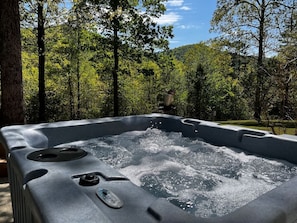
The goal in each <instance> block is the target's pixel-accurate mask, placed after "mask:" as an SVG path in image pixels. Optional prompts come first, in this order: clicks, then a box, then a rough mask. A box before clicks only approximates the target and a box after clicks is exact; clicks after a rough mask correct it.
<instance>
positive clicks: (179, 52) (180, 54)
mask: <svg viewBox="0 0 297 223" xmlns="http://www.w3.org/2000/svg"><path fill="white" fill-rule="evenodd" d="M195 45H196V44H189V45H185V46H180V47H177V48H174V49H172V50H171V52H172V53H173V55H174V56H175V58H176V59H177V60H179V61H184V58H185V54H186V53H187V52H188V51H189V50H190V49H191V48H192V47H193V46H195Z"/></svg>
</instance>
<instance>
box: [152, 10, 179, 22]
mask: <svg viewBox="0 0 297 223" xmlns="http://www.w3.org/2000/svg"><path fill="white" fill-rule="evenodd" d="M180 19H181V16H180V15H178V14H177V13H175V12H170V13H168V14H165V15H163V16H161V17H160V18H158V19H156V20H155V22H157V23H158V24H159V25H172V24H174V23H176V22H177V21H179V20H180Z"/></svg>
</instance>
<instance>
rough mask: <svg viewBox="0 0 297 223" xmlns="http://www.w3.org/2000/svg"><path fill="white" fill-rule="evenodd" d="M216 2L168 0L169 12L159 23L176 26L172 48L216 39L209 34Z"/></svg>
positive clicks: (206, 0)
mask: <svg viewBox="0 0 297 223" xmlns="http://www.w3.org/2000/svg"><path fill="white" fill-rule="evenodd" d="M216 2H217V1H216V0H168V1H167V3H166V8H167V11H166V13H165V15H164V16H163V17H161V18H160V19H159V20H158V23H159V24H161V25H173V26H174V30H173V33H174V38H173V39H171V40H170V48H176V47H179V46H183V45H188V44H193V43H199V42H200V41H206V40H209V39H210V38H212V37H215V36H216V35H215V34H214V33H209V29H210V20H211V18H212V15H213V13H214V10H215V9H216Z"/></svg>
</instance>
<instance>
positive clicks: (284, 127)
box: [219, 120, 297, 135]
mask: <svg viewBox="0 0 297 223" xmlns="http://www.w3.org/2000/svg"><path fill="white" fill-rule="evenodd" d="M219 123H220V124H223V125H237V126H244V127H247V128H251V129H258V130H264V131H268V132H271V133H272V132H273V131H272V127H270V126H274V128H273V129H274V131H275V133H276V134H278V135H281V134H290V135H296V133H297V129H296V127H297V121H287V120H285V121H284V120H272V121H271V120H270V121H269V123H270V124H268V121H265V120H263V121H262V122H261V123H260V124H258V123H257V121H255V120H230V121H219Z"/></svg>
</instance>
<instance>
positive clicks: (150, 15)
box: [85, 0, 172, 116]
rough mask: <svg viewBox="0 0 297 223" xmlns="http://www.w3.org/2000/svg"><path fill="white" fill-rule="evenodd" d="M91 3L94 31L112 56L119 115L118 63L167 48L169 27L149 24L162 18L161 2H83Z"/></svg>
mask: <svg viewBox="0 0 297 223" xmlns="http://www.w3.org/2000/svg"><path fill="white" fill-rule="evenodd" d="M85 1H86V2H90V3H92V5H89V11H90V12H94V10H93V9H95V11H96V12H94V13H93V14H94V15H97V18H95V19H96V21H97V24H98V28H99V29H100V30H102V35H103V36H105V37H106V38H107V43H108V45H109V46H111V49H112V52H113V69H112V77H113V101H114V116H118V115H119V83H118V74H119V69H120V67H119V60H120V57H122V58H127V59H128V58H129V59H138V58H141V55H142V54H146V55H147V54H153V53H154V51H155V50H160V49H165V48H167V47H168V40H167V39H168V38H171V37H172V27H166V26H159V25H157V23H156V22H155V21H154V20H153V19H156V18H159V17H160V16H161V15H163V14H164V12H165V10H166V8H165V5H164V3H163V2H164V0H155V1H139V0H109V1H105V0H85Z"/></svg>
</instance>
